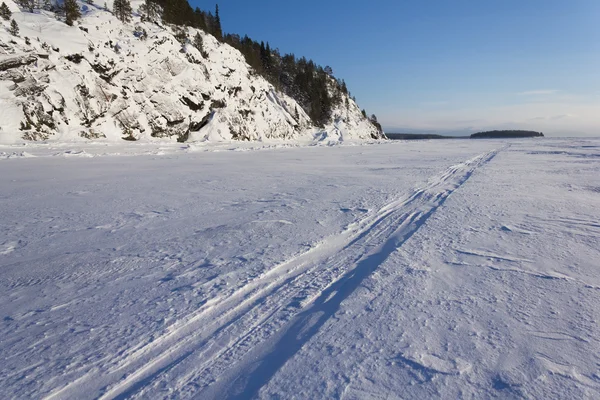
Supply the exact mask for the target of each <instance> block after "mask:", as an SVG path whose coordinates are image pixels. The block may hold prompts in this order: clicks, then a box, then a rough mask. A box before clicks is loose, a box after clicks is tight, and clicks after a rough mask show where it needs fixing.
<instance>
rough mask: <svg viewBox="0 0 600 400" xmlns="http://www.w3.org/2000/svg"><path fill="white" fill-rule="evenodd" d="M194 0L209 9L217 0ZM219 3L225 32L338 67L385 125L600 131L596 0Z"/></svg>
mask: <svg viewBox="0 0 600 400" xmlns="http://www.w3.org/2000/svg"><path fill="white" fill-rule="evenodd" d="M192 5H193V6H199V7H200V8H201V9H204V10H209V9H210V10H213V9H214V6H215V1H205V0H193V1H192ZM219 7H220V12H221V19H222V24H223V28H224V30H225V31H226V32H233V33H239V34H241V35H243V34H248V35H249V36H250V37H252V38H253V39H256V40H259V41H260V40H264V41H268V42H269V43H270V44H271V46H272V47H275V48H279V49H280V51H281V52H282V53H288V52H292V53H294V54H296V55H297V56H306V57H307V58H312V59H313V60H315V61H316V62H317V63H319V64H321V65H323V66H325V65H330V66H331V67H332V68H333V70H334V73H335V75H336V76H338V77H340V78H344V79H345V80H346V82H347V83H348V87H349V89H350V91H351V92H352V94H353V95H354V96H356V98H357V101H358V103H359V105H360V106H361V107H363V108H366V109H367V111H368V112H369V113H375V114H377V116H378V117H379V120H380V121H381V122H382V123H383V125H384V127H385V128H386V130H387V131H388V132H391V131H415V132H420V131H429V132H442V133H450V132H453V133H468V132H470V131H473V130H480V129H491V128H498V129H504V128H526V129H535V130H541V131H544V132H546V133H549V134H551V135H574V134H587V135H595V136H600V0H519V1H516V0H437V1H435V0H412V1H398V0H380V1H372V2H365V1H358V0H346V1H324V0H321V1H316V0H304V1H301V2H299V1H281V0H278V1H274V0H261V1H258V2H250V1H247V0H245V1H242V0H228V1H222V2H220V3H219ZM596 114H597V115H596Z"/></svg>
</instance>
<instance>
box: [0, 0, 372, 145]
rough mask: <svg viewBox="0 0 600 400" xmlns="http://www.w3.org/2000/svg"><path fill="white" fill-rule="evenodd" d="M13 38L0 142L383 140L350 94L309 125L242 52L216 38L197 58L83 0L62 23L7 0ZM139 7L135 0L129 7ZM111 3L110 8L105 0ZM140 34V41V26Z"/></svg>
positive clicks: (5, 66) (4, 66)
mask: <svg viewBox="0 0 600 400" xmlns="http://www.w3.org/2000/svg"><path fill="white" fill-rule="evenodd" d="M4 1H5V2H6V3H7V5H8V6H9V8H10V9H11V11H13V18H14V20H15V21H16V22H17V23H18V25H19V28H20V32H19V37H15V36H12V35H10V34H9V33H8V27H9V21H4V20H1V21H2V22H1V25H2V27H1V28H0V105H1V107H0V143H14V142H19V141H22V140H23V138H24V139H28V140H46V139H49V140H59V141H61V140H62V141H65V140H68V141H72V140H88V139H103V138H106V139H105V140H113V141H114V140H118V141H120V140H121V139H123V138H126V139H131V140H133V139H135V140H140V139H142V140H149V139H154V138H163V139H164V138H168V139H169V140H171V141H174V140H179V141H187V140H191V141H206V140H208V141H221V140H232V139H238V140H266V139H294V140H296V141H313V140H325V141H341V140H344V139H369V138H378V137H379V136H380V134H379V132H378V131H377V128H375V126H374V125H373V124H371V122H370V121H369V120H368V119H367V118H365V117H363V115H362V114H361V112H360V109H359V107H358V106H357V105H356V103H355V102H354V101H353V100H352V99H347V101H343V102H342V104H343V105H341V106H338V107H337V108H336V109H334V111H333V113H332V119H331V121H330V123H329V124H327V125H326V126H325V128H324V129H319V128H316V127H315V126H313V124H312V123H311V121H310V119H309V118H308V116H307V114H306V113H305V112H304V111H303V110H302V108H301V107H300V106H299V105H298V104H297V103H296V102H295V101H294V100H293V99H292V98H290V97H288V96H286V95H284V94H282V93H280V92H278V91H276V90H275V89H274V88H273V86H272V85H271V84H270V83H268V82H267V81H266V80H265V79H263V78H262V77H261V76H259V75H257V74H255V73H254V72H252V71H251V69H250V67H249V66H248V65H247V63H246V62H245V60H244V57H243V55H242V54H241V53H240V52H239V51H237V50H236V49H234V48H232V47H231V46H229V45H227V44H222V43H219V42H218V41H217V40H216V39H215V38H214V37H213V36H211V35H208V34H205V33H203V32H202V31H197V30H195V29H191V28H189V29H187V33H188V36H189V37H190V38H193V37H194V35H196V33H197V32H199V33H200V35H201V36H202V38H203V42H204V52H203V53H204V54H202V53H201V52H200V51H199V50H197V49H196V48H195V47H194V46H192V45H191V44H190V43H187V44H185V45H182V44H181V43H180V42H178V41H177V40H176V38H175V36H174V34H173V29H172V27H169V26H161V25H158V24H154V23H149V22H141V21H140V18H139V17H137V16H134V18H133V21H132V22H131V23H129V24H123V23H121V22H120V21H119V20H118V19H116V18H115V17H114V16H113V15H112V14H111V13H109V12H107V11H104V10H103V9H102V8H101V7H99V6H93V5H87V4H82V8H83V14H84V15H83V17H82V19H81V20H79V21H77V22H76V23H75V26H73V27H69V26H67V25H66V24H65V23H64V22H61V21H58V20H56V18H54V15H53V14H52V13H49V12H46V11H37V12H36V13H27V12H20V11H19V8H18V7H17V6H16V4H15V3H14V2H13V1H12V0H4ZM138 5H139V3H138V4H136V3H135V2H134V3H133V6H134V9H136V8H137V6H138ZM108 6H109V7H110V4H108ZM144 31H145V32H146V33H147V38H145V39H144V38H143V37H141V34H142V32H144Z"/></svg>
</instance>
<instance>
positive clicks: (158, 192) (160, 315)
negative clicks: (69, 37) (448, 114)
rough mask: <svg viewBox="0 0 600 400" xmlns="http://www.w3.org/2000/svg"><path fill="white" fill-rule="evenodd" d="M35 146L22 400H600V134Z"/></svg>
mask: <svg viewBox="0 0 600 400" xmlns="http://www.w3.org/2000/svg"><path fill="white" fill-rule="evenodd" d="M200 147H201V146H199V148H200ZM19 148H20V149H21V150H20V151H16V149H17V147H15V146H10V147H8V146H0V153H3V154H5V155H6V157H4V158H0V164H1V165H2V171H3V173H2V174H0V208H1V209H2V214H1V216H0V267H1V268H0V317H1V318H2V319H1V321H0V359H1V360H2V363H1V364H0V397H2V398H54V399H87V398H105V399H113V398H148V399H162V398H165V399H168V398H171V399H173V398H177V399H184V398H201V399H210V398H250V397H252V396H254V395H256V396H258V397H259V398H264V399H269V398H294V397H295V398H303V399H304V398H306V399H316V398H346V399H363V398H415V399H423V398H522V397H525V398H590V399H593V398H598V397H599V396H600V370H599V368H598V365H600V341H599V338H600V328H599V325H598V320H599V319H600V311H599V310H600V289H599V288H600V278H599V276H598V260H599V259H600V214H599V212H598V204H599V201H600V197H599V196H600V173H599V172H600V141H599V140H543V141H541V140H519V141H512V142H503V141H495V140H491V141H465V140H461V141H443V142H441V141H422V142H408V143H402V142H394V143H387V144H376V145H363V146H336V147H333V148H324V147H319V146H313V147H301V148H292V147H289V148H271V149H264V150H262V151H221V152H214V151H213V152H203V153H202V154H198V153H197V152H195V151H190V149H191V148H190V147H189V146H185V145H175V144H167V145H160V144H151V143H146V144H143V145H142V146H136V149H135V151H139V153H137V154H138V155H133V153H131V152H130V153H127V152H128V151H131V150H130V147H128V146H127V143H125V142H123V143H121V144H120V148H119V147H118V146H116V145H115V144H110V145H98V144H95V145H91V144H87V143H86V144H84V146H81V147H74V146H73V145H70V146H62V145H61V144H49V145H33V146H31V145H27V146H20V147H19ZM61 148H62V149H63V151H60V149H61ZM65 149H66V151H65ZM94 149H95V150H94ZM142 149H144V150H143V151H142ZM221 149H222V150H228V148H221ZM113 153H114V154H119V156H116V155H112V154H113ZM125 154H129V155H125ZM142 154H143V155H142ZM240 165H243V166H244V169H243V173H242V172H241V171H240Z"/></svg>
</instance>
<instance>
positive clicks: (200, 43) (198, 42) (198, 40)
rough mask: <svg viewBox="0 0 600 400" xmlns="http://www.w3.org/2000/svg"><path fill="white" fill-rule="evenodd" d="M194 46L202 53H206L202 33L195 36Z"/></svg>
mask: <svg viewBox="0 0 600 400" xmlns="http://www.w3.org/2000/svg"><path fill="white" fill-rule="evenodd" d="M192 44H193V45H194V47H195V48H196V49H197V50H198V51H199V52H200V53H203V52H204V41H203V40H202V36H200V33H198V32H196V36H194V42H193V43H192Z"/></svg>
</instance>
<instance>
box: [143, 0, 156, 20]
mask: <svg viewBox="0 0 600 400" xmlns="http://www.w3.org/2000/svg"><path fill="white" fill-rule="evenodd" d="M140 11H141V12H142V13H143V14H145V15H146V18H147V19H148V21H151V22H154V21H156V20H158V17H159V16H160V15H159V11H158V4H157V3H156V1H155V0H146V1H145V2H144V4H142V5H141V6H140Z"/></svg>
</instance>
